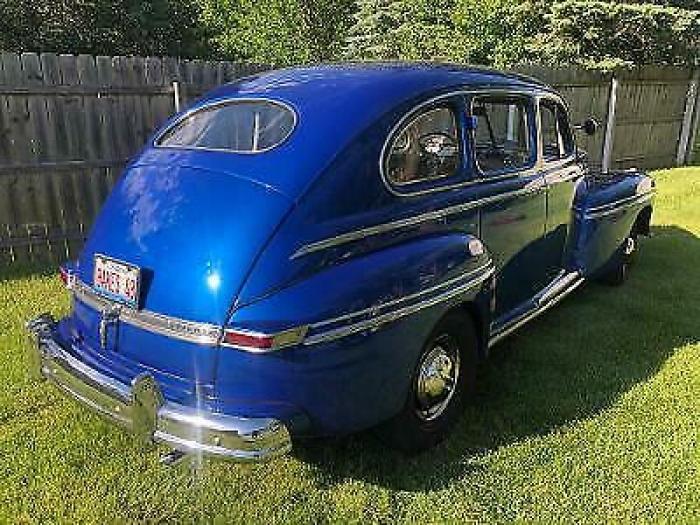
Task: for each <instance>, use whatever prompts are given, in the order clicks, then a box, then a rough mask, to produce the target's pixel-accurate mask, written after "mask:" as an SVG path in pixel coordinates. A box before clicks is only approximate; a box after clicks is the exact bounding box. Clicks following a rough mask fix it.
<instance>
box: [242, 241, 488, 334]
mask: <svg viewBox="0 0 700 525" xmlns="http://www.w3.org/2000/svg"><path fill="white" fill-rule="evenodd" d="M492 273H493V266H492V262H491V257H490V256H489V254H488V253H486V251H485V248H484V245H483V244H482V242H481V241H480V240H479V239H477V238H476V237H475V236H473V235H469V234H463V233H448V234H444V235H436V236H431V237H427V238H421V239H418V240H414V241H411V242H407V243H403V244H400V245H397V246H393V247H390V248H386V249H383V250H379V251H376V252H372V253H369V254H366V255H363V256H361V257H356V258H353V259H351V260H348V261H346V262H343V263H341V264H337V265H334V266H332V267H330V268H327V269H325V270H323V271H321V272H319V273H317V274H314V275H312V276H311V277H309V278H307V279H304V280H302V281H300V282H298V283H296V284H294V285H292V286H289V287H287V288H285V289H283V290H281V291H279V292H277V293H275V294H273V295H271V296H269V297H267V298H265V299H262V300H259V301H256V302H254V303H252V304H249V305H247V306H244V307H241V308H239V309H238V310H236V311H234V312H233V314H232V316H231V318H230V319H229V325H230V326H233V327H235V328H237V329H244V330H250V331H253V332H261V333H267V334H269V333H278V332H282V331H286V330H290V329H293V328H295V327H300V326H305V327H306V326H308V331H307V332H306V339H305V343H306V344H312V343H314V342H321V341H327V340H329V339H331V338H333V339H336V338H339V337H341V336H344V335H348V334H350V333H358V332H362V331H365V330H374V329H377V328H378V327H379V326H381V325H383V324H385V323H390V322H392V321H395V320H397V319H400V318H403V317H408V316H410V315H411V314H413V313H415V312H417V311H419V310H421V309H424V308H428V307H431V306H436V305H441V304H448V305H450V304H452V305H454V304H458V303H465V302H467V303H468V302H470V301H473V300H475V298H476V297H477V295H478V294H479V292H480V291H481V290H482V286H481V285H482V284H484V283H486V281H487V279H488V277H490V275H491V274H492Z"/></svg>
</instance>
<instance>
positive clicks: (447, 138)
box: [385, 107, 461, 185]
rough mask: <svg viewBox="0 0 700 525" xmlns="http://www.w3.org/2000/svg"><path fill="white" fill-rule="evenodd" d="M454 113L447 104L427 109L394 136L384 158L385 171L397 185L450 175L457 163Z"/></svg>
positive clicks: (458, 159) (457, 138)
mask: <svg viewBox="0 0 700 525" xmlns="http://www.w3.org/2000/svg"><path fill="white" fill-rule="evenodd" d="M460 155H461V152H460V144H459V136H458V133H457V122H456V119H455V114H454V112H453V111H452V109H451V108H449V107H439V108H435V109H430V110H428V111H425V112H424V113H421V114H420V115H418V116H417V117H415V118H413V119H412V120H411V121H410V122H409V123H408V124H406V126H405V127H404V128H403V129H402V131H400V132H399V134H398V135H396V138H395V139H394V141H393V142H392V144H391V149H390V150H389V154H388V156H387V159H386V165H385V168H386V174H387V177H388V179H389V181H390V182H392V183H393V184H397V185H406V184H412V183H415V182H421V181H427V180H432V179H441V178H445V177H451V176H453V175H456V174H457V171H458V169H459V164H460Z"/></svg>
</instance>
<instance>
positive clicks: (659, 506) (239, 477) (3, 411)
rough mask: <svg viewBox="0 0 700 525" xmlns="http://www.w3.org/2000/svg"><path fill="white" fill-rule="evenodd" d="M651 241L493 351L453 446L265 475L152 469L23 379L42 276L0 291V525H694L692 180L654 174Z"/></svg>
mask: <svg viewBox="0 0 700 525" xmlns="http://www.w3.org/2000/svg"><path fill="white" fill-rule="evenodd" d="M655 177H656V180H657V182H658V189H659V195H658V198H657V204H656V210H655V215H654V228H653V237H652V238H650V239H646V240H644V241H643V243H642V246H641V253H640V254H639V257H638V259H637V264H636V265H635V267H634V268H633V270H632V273H631V276H630V280H629V282H628V283H627V284H625V285H624V286H623V287H622V288H608V287H604V286H600V285H596V284H590V285H589V286H587V287H584V288H583V289H581V290H580V291H577V292H576V293H575V294H573V295H572V296H571V297H570V298H568V299H567V300H566V301H564V303H563V304H562V305H560V306H559V307H557V308H555V309H553V310H552V311H551V312H549V313H548V314H547V315H545V316H543V317H542V318H540V319H539V320H537V321H535V322H534V323H532V324H531V325H529V326H527V327H525V328H524V329H523V330H522V331H520V332H519V333H518V334H517V335H515V336H513V337H512V338H510V339H508V340H507V341H505V342H503V343H502V344H500V345H499V346H497V347H496V349H495V350H494V352H493V355H492V358H491V359H490V360H489V361H488V362H487V363H486V364H485V365H484V366H483V370H482V374H481V383H480V385H479V392H478V396H477V398H478V399H477V402H476V403H475V404H474V405H473V406H470V407H469V408H468V409H467V410H466V413H465V414H464V417H463V418H462V420H461V421H460V423H459V425H458V427H457V429H456V431H455V432H454V434H453V436H452V437H451V438H450V439H449V440H448V441H447V442H446V443H444V445H442V446H440V447H438V448H437V449H435V450H433V451H431V452H428V453H426V454H424V455H422V456H419V457H416V458H412V459H407V458H405V457H402V456H401V455H399V454H396V453H394V452H391V451H388V450H385V449H383V448H382V447H381V446H380V445H378V444H377V443H376V442H375V441H374V440H373V439H372V438H371V437H369V436H366V435H361V436H354V437H352V438H348V439H342V440H334V441H325V442H320V443H314V444H305V445H303V446H302V447H299V448H297V449H296V450H295V452H294V454H293V455H292V456H289V457H286V458H283V459H281V460H277V461H274V462H271V463H267V464H260V465H252V466H251V465H237V464H231V463H224V462H216V461H205V462H204V463H202V464H194V463H193V462H189V461H185V462H182V463H180V464H179V465H178V466H176V467H174V468H168V467H163V466H161V465H160V464H159V463H158V456H159V455H158V453H157V452H153V451H151V452H144V451H142V450H141V449H140V448H139V446H138V445H137V444H136V443H135V442H134V441H132V439H131V438H130V436H129V435H128V434H127V433H125V432H124V431H122V430H119V429H117V428H115V427H113V426H111V425H110V424H108V423H106V422H103V421H102V420H101V419H99V418H98V417H96V416H93V415H91V414H89V413H88V412H87V411H86V410H84V409H83V408H81V407H79V406H78V405H76V404H75V403H74V402H72V401H70V400H67V399H65V398H63V397H62V396H61V394H59V393H58V392H57V391H56V390H55V389H54V388H53V387H52V386H51V385H49V384H46V383H33V382H31V381H30V380H29V379H28V377H27V374H26V371H25V357H24V332H23V328H22V326H23V323H24V321H25V320H26V319H27V318H29V317H30V316H32V315H34V314H37V313H40V312H41V311H45V310H50V311H53V312H54V313H56V314H59V313H62V312H65V311H66V309H67V306H68V300H67V297H66V294H65V293H64V292H63V291H62V289H61V286H60V283H59V281H58V279H57V277H55V276H54V275H53V274H52V273H48V274H47V273H46V272H44V273H43V274H42V273H41V272H39V273H34V274H30V273H28V272H24V273H22V272H19V271H14V273H12V272H7V271H6V272H5V275H4V276H3V277H0V521H12V522H16V521H34V520H38V519H46V520H49V521H58V520H61V521H73V520H76V519H79V520H82V521H91V522H92V521H105V520H107V521H115V520H116V521H132V520H143V519H145V520H149V521H162V520H168V521H181V520H200V519H204V520H214V519H218V520H219V521H221V522H229V521H255V522H266V523H267V522H270V523H272V522H286V521H293V522H314V523H315V522H319V521H348V520H355V521H389V520H404V521H415V522H436V521H443V520H453V521H454V520H476V521H511V520H527V521H533V520H534V521H545V522H550V521H585V522H594V523H598V522H600V521H620V520H623V521H657V520H670V521H678V522H693V521H695V522H697V521H698V520H700V169H697V168H695V169H677V170H670V171H663V172H657V173H656V174H655Z"/></svg>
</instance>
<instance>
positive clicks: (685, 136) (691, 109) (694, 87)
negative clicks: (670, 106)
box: [676, 71, 700, 166]
mask: <svg viewBox="0 0 700 525" xmlns="http://www.w3.org/2000/svg"><path fill="white" fill-rule="evenodd" d="M699 78H700V71H696V72H695V74H694V75H693V78H692V80H691V81H690V85H689V86H688V91H687V93H686V95H685V109H684V110H683V122H682V124H681V134H680V136H679V137H678V150H677V151H676V166H683V165H685V164H687V162H688V157H689V155H688V150H689V149H690V150H691V151H692V149H693V144H692V142H691V140H694V137H693V135H695V133H694V130H693V127H694V126H693V124H695V125H696V126H697V122H694V120H695V119H694V116H695V106H696V103H697V99H698V80H699Z"/></svg>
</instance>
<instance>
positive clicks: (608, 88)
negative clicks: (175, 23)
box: [0, 53, 700, 264]
mask: <svg viewBox="0 0 700 525" xmlns="http://www.w3.org/2000/svg"><path fill="white" fill-rule="evenodd" d="M263 69H265V68H264V67H262V66H253V65H244V64H234V63H230V62H205V61H200V60H178V59H174V58H152V57H149V58H140V57H102V56H98V57H93V56H89V55H80V56H74V55H55V54H52V53H42V54H36V53H23V54H21V55H18V54H14V53H1V54H0V264H8V263H11V262H17V263H22V262H28V261H34V260H44V259H49V260H53V261H60V260H65V259H68V258H72V257H75V256H76V255H77V251H78V250H79V249H80V246H81V245H82V242H83V240H84V238H85V235H86V232H87V230H88V229H89V227H90V225H91V223H92V221H93V220H94V218H95V215H96V213H97V212H98V210H99V208H100V206H101V204H102V202H103V200H104V199H105V197H106V195H107V193H108V192H109V190H110V188H111V187H112V185H113V184H114V182H115V180H116V179H117V177H118V176H119V173H120V171H121V169H122V167H123V166H124V164H125V163H126V161H127V160H128V158H129V157H130V156H131V155H133V154H134V153H135V152H137V151H138V150H139V149H140V148H141V146H142V145H143V143H144V142H145V140H146V138H147V137H148V135H149V134H150V133H151V131H152V130H153V129H154V128H156V127H157V126H158V125H159V124H160V123H162V122H163V121H164V120H165V119H166V118H167V117H168V116H169V115H171V114H172V113H173V112H174V111H175V110H176V107H177V105H178V104H182V105H183V107H184V105H186V104H187V103H188V101H191V100H192V99H193V98H196V97H198V96H199V95H201V94H202V93H203V92H205V91H206V90H208V89H210V88H212V87H214V86H216V85H219V84H222V83H225V82H229V81H231V80H234V79H236V78H239V77H241V76H245V75H248V74H250V73H252V72H255V71H260V70H263ZM520 71H521V72H524V73H527V74H531V75H534V76H536V77H538V78H541V79H543V80H545V81H547V82H549V83H551V84H552V85H554V86H555V87H557V88H558V89H559V90H560V91H561V92H562V93H563V94H564V96H565V97H566V98H567V100H568V102H569V104H570V106H571V111H572V117H573V119H574V120H582V119H583V118H585V117H587V116H589V115H593V116H595V117H596V118H597V119H598V120H599V121H600V122H601V123H602V124H604V129H603V130H602V131H601V133H598V134H597V135H595V136H594V137H591V138H589V137H579V143H580V144H581V146H582V147H583V148H584V149H586V150H587V151H589V153H590V158H591V161H592V162H593V164H598V165H601V164H604V163H605V164H607V166H609V167H610V168H626V167H630V166H639V167H644V168H657V167H664V166H673V165H677V164H685V163H687V162H688V161H689V159H690V157H691V155H692V151H693V145H694V144H697V143H698V141H697V138H698V137H697V127H698V126H697V125H698V121H699V120H700V103H698V91H699V90H698V76H697V73H693V72H692V71H689V70H683V69H672V68H644V69H641V70H639V71H634V72H619V73H615V74H614V75H613V74H610V73H592V72H587V71H583V70H578V69H560V70H552V69H543V68H522V69H520ZM696 149H700V148H697V146H696ZM604 153H605V155H604Z"/></svg>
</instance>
